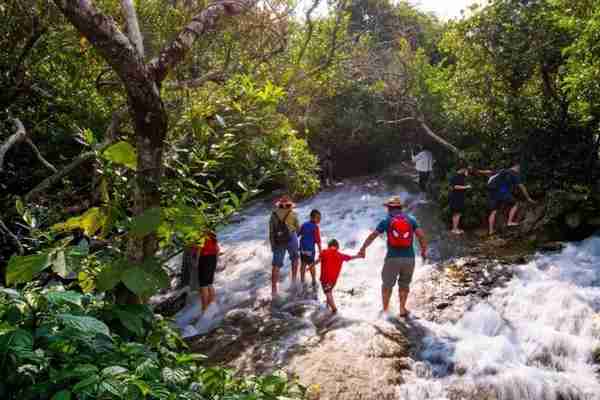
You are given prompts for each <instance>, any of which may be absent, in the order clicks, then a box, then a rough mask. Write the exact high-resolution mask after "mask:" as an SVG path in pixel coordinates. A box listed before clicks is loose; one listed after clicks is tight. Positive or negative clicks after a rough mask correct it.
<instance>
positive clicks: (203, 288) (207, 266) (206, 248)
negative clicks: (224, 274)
mask: <svg viewBox="0 0 600 400" xmlns="http://www.w3.org/2000/svg"><path fill="white" fill-rule="evenodd" d="M194 250H195V253H196V254H195V256H196V257H197V259H198V286H199V287H200V301H201V303H202V314H204V313H205V312H206V310H207V309H208V307H209V306H210V305H211V304H212V303H214V301H215V288H214V287H213V283H214V281H215V271H216V269H217V257H218V255H219V244H218V243H217V236H216V234H215V233H214V232H210V233H209V234H208V236H207V237H206V238H205V239H204V243H203V245H202V247H200V246H197V247H195V249H194Z"/></svg>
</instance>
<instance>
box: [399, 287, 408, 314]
mask: <svg viewBox="0 0 600 400" xmlns="http://www.w3.org/2000/svg"><path fill="white" fill-rule="evenodd" d="M409 291H410V290H409V289H408V288H400V289H399V290H398V294H399V295H400V316H401V317H405V316H407V315H408V310H407V309H406V301H407V300H408V293H409Z"/></svg>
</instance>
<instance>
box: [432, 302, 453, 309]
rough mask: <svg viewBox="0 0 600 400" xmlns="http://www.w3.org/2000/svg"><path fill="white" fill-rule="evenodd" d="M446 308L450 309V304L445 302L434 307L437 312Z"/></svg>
mask: <svg viewBox="0 0 600 400" xmlns="http://www.w3.org/2000/svg"><path fill="white" fill-rule="evenodd" d="M448 307H450V303H446V302H443V303H440V304H438V305H437V306H435V308H437V309H438V310H443V309H445V308H448Z"/></svg>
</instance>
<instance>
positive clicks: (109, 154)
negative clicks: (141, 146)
mask: <svg viewBox="0 0 600 400" xmlns="http://www.w3.org/2000/svg"><path fill="white" fill-rule="evenodd" d="M102 155H103V157H104V158H105V159H107V160H108V161H112V162H114V163H117V164H122V165H124V166H126V167H127V168H131V169H132V170H136V169H137V152H136V151H135V148H134V147H133V146H132V145H130V144H129V143H128V142H123V141H121V142H117V143H115V144H113V145H111V146H109V147H108V148H107V149H106V150H104V153H102Z"/></svg>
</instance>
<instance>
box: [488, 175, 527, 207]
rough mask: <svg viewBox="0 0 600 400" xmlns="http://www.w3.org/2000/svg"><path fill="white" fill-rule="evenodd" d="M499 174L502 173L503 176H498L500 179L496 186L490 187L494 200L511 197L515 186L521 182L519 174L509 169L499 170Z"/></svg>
mask: <svg viewBox="0 0 600 400" xmlns="http://www.w3.org/2000/svg"><path fill="white" fill-rule="evenodd" d="M499 174H503V176H499V177H498V179H499V180H500V181H499V182H498V184H497V187H496V188H494V189H492V198H493V199H495V200H509V199H511V198H512V193H513V190H514V189H515V186H518V185H520V184H521V176H520V175H519V174H518V173H516V172H515V171H512V170H510V169H508V170H505V171H500V172H499ZM491 179H492V178H490V180H491Z"/></svg>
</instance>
